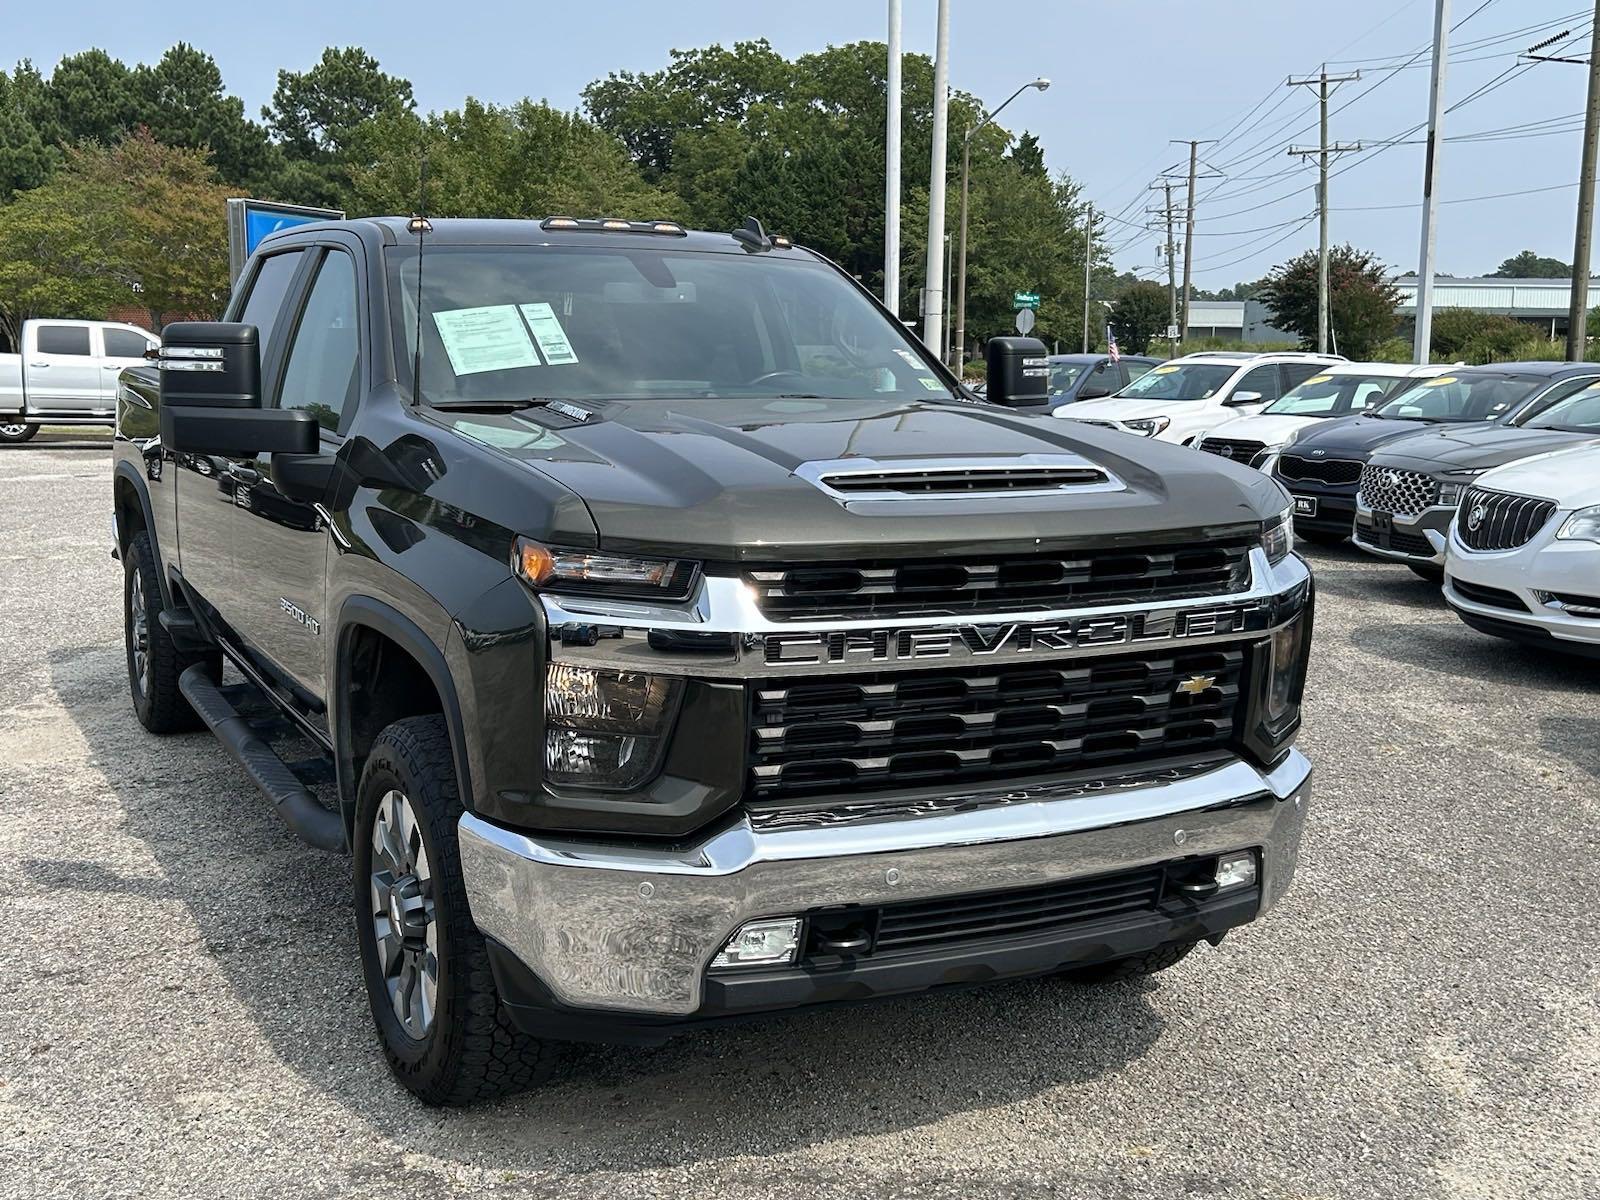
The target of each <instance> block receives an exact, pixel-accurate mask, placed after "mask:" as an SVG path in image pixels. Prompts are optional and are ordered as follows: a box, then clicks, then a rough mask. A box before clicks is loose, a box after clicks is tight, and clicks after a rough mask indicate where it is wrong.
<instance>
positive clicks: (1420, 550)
mask: <svg viewBox="0 0 1600 1200" xmlns="http://www.w3.org/2000/svg"><path fill="white" fill-rule="evenodd" d="M1355 540H1356V541H1358V542H1360V543H1361V544H1362V545H1364V546H1376V547H1377V548H1378V549H1380V550H1393V551H1394V552H1395V553H1397V554H1409V555H1410V556H1411V557H1413V558H1429V559H1431V558H1432V557H1433V556H1434V554H1435V553H1436V552H1435V550H1434V548H1433V543H1432V542H1430V541H1429V540H1428V539H1427V538H1426V537H1424V536H1423V535H1422V534H1420V533H1406V532H1405V531H1404V530H1400V529H1393V530H1390V531H1389V532H1388V533H1386V534H1380V533H1379V532H1378V531H1377V530H1375V529H1373V527H1372V526H1371V525H1368V524H1365V523H1363V522H1361V521H1357V522H1356V525H1355Z"/></svg>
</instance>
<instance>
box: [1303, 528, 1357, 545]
mask: <svg viewBox="0 0 1600 1200" xmlns="http://www.w3.org/2000/svg"><path fill="white" fill-rule="evenodd" d="M1294 535H1295V537H1297V538H1299V539H1300V540H1301V541H1306V542H1310V543H1311V544H1312V545H1313V546H1337V545H1338V544H1339V543H1340V542H1342V541H1344V540H1345V539H1346V538H1347V537H1349V536H1350V535H1349V534H1348V533H1330V532H1328V530H1326V529H1298V528H1297V529H1296V530H1295V531H1294Z"/></svg>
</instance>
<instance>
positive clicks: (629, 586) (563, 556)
mask: <svg viewBox="0 0 1600 1200" xmlns="http://www.w3.org/2000/svg"><path fill="white" fill-rule="evenodd" d="M511 568H512V570H514V571H515V572H516V573H517V575H518V576H519V577H520V578H521V579H522V581H523V582H524V583H526V584H528V585H529V586H530V587H534V588H561V589H563V590H565V591H573V592H602V593H605V594H606V595H627V596H639V597H650V598H655V599H662V600H676V599H681V598H682V597H684V596H687V595H688V594H689V586H690V584H692V583H693V582H694V577H695V573H696V571H697V570H698V568H697V567H696V565H695V564H694V563H692V562H683V561H681V560H676V559H665V558H634V557H633V556H631V555H620V554H601V553H600V552H599V551H596V550H563V549H558V548H555V547H552V546H545V545H541V544H540V543H538V542H536V541H534V540H533V539H532V538H525V537H519V538H518V539H517V541H516V544H515V545H514V546H513V547H512V548H511Z"/></svg>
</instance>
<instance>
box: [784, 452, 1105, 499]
mask: <svg viewBox="0 0 1600 1200" xmlns="http://www.w3.org/2000/svg"><path fill="white" fill-rule="evenodd" d="M795 474H796V475H797V476H799V477H800V478H801V479H805V480H807V481H809V482H810V483H812V484H813V485H815V486H816V487H817V488H819V489H820V490H822V491H824V492H826V493H828V494H829V495H830V496H833V497H834V498H835V499H837V500H840V501H843V502H845V503H849V502H850V501H852V500H905V501H915V500H945V499H950V498H961V497H967V498H984V497H1005V496H1049V495H1058V494H1061V493H1063V492H1074V493H1076V492H1103V491H1118V490H1121V488H1122V483H1121V481H1119V480H1117V479H1116V478H1114V477H1113V476H1112V475H1111V473H1110V472H1108V471H1107V470H1105V468H1103V467H1099V466H1096V465H1095V464H1094V463H1092V462H1090V461H1089V460H1088V459H1086V458H1080V457H1079V456H1078V455H1076V454H1015V455H1004V456H995V455H991V456H986V457H973V458H939V459H908V458H899V459H889V460H877V459H870V458H847V459H839V460H836V461H834V462H811V463H804V464H802V465H801V466H800V467H798V468H796V470H795Z"/></svg>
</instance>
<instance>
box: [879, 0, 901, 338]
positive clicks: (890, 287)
mask: <svg viewBox="0 0 1600 1200" xmlns="http://www.w3.org/2000/svg"><path fill="white" fill-rule="evenodd" d="M888 93H889V95H888V102H889V124H888V128H887V130H886V131H885V133H884V157H885V160H886V161H885V163H884V176H885V186H884V195H883V304H884V307H885V308H887V309H888V310H889V311H890V312H892V313H893V314H894V315H895V316H896V317H897V318H898V317H899V316H900V0H889V78H888Z"/></svg>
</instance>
